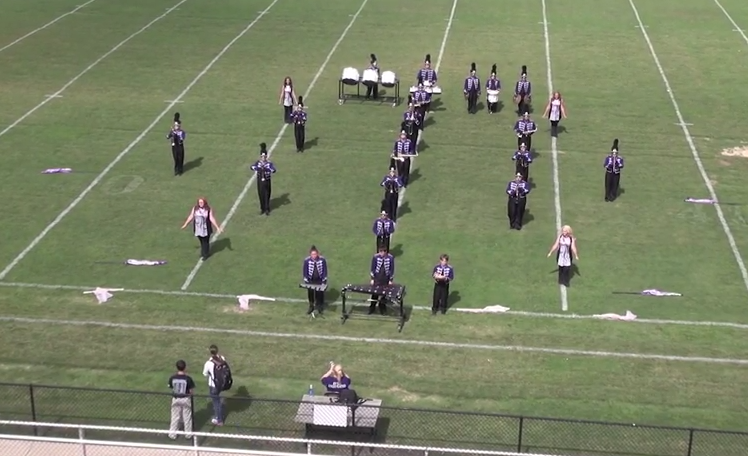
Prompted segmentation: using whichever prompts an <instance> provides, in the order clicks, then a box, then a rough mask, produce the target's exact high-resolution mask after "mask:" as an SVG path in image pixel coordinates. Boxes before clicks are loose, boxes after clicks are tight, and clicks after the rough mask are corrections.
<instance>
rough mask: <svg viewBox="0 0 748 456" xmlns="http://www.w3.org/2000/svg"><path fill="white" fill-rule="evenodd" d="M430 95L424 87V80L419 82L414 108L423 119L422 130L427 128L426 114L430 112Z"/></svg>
mask: <svg viewBox="0 0 748 456" xmlns="http://www.w3.org/2000/svg"><path fill="white" fill-rule="evenodd" d="M428 102H429V94H428V93H427V92H426V90H425V88H424V86H423V80H419V81H418V85H417V88H416V91H415V92H413V106H414V107H415V108H416V112H417V113H418V116H419V117H420V118H421V120H422V121H421V130H423V128H424V127H425V123H426V122H425V120H426V113H427V112H428V109H427V108H428Z"/></svg>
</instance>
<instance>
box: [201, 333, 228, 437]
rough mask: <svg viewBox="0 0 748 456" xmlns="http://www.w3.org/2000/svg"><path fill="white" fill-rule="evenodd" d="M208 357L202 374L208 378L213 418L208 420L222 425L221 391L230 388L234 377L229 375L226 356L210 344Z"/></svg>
mask: <svg viewBox="0 0 748 456" xmlns="http://www.w3.org/2000/svg"><path fill="white" fill-rule="evenodd" d="M208 350H209V352H210V358H208V361H206V362H205V365H204V366H203V376H205V377H207V379H208V390H209V394H210V400H211V402H212V403H213V419H211V420H210V422H211V423H213V424H214V425H216V426H223V419H224V416H223V403H222V402H221V393H222V392H224V391H228V390H230V389H231V386H232V385H233V383H234V379H233V378H232V377H231V369H230V368H229V363H228V362H226V358H224V357H223V356H222V355H219V354H218V347H217V346H215V345H211V346H210V348H209V349H208Z"/></svg>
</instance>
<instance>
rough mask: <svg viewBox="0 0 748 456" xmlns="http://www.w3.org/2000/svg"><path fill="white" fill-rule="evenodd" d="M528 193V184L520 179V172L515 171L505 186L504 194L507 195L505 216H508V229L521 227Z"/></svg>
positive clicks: (519, 228)
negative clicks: (513, 176) (511, 179)
mask: <svg viewBox="0 0 748 456" xmlns="http://www.w3.org/2000/svg"><path fill="white" fill-rule="evenodd" d="M528 193H530V185H529V184H528V183H527V182H525V181H524V180H522V174H519V173H517V175H516V176H515V178H514V180H513V181H510V182H509V184H507V186H506V194H507V195H508V196H509V199H508V201H507V216H508V217H509V228H510V229H513V230H521V229H522V219H523V218H524V216H525V208H526V206H527V194H528Z"/></svg>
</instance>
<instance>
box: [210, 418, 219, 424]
mask: <svg viewBox="0 0 748 456" xmlns="http://www.w3.org/2000/svg"><path fill="white" fill-rule="evenodd" d="M210 422H211V423H213V424H218V420H217V419H215V418H213V419H211V420H210Z"/></svg>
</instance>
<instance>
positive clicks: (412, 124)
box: [400, 95, 421, 150]
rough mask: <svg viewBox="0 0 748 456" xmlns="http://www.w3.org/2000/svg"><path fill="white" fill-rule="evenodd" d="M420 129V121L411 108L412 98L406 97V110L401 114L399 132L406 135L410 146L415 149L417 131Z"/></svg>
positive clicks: (414, 110)
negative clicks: (401, 119)
mask: <svg viewBox="0 0 748 456" xmlns="http://www.w3.org/2000/svg"><path fill="white" fill-rule="evenodd" d="M420 129H421V121H420V118H419V116H418V113H417V112H416V109H415V108H414V107H413V97H412V96H410V95H408V110H407V111H405V113H403V121H402V122H401V123H400V131H404V132H405V134H406V135H408V139H410V142H411V144H413V146H414V147H415V145H416V143H417V142H418V131H419V130H420ZM414 150H415V149H414Z"/></svg>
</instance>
